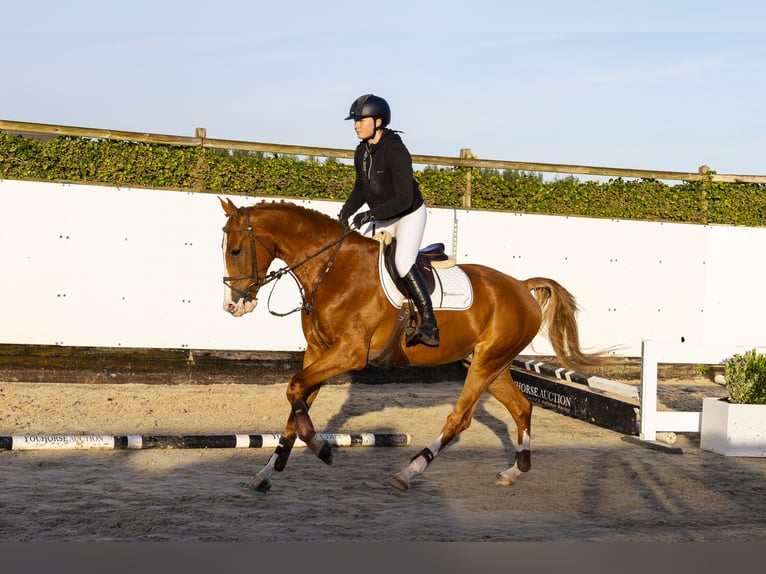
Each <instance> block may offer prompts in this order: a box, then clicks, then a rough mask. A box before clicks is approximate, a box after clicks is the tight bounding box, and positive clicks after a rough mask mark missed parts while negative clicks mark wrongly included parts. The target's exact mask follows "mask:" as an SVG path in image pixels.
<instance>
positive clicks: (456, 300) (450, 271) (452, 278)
mask: <svg viewBox="0 0 766 574" xmlns="http://www.w3.org/2000/svg"><path fill="white" fill-rule="evenodd" d="M383 257H384V256H383V242H381V243H380V253H379V255H378V274H379V275H380V283H381V286H382V287H383V291H384V292H385V294H386V297H388V302H389V303H391V305H393V306H394V307H396V308H399V307H401V306H402V301H404V299H405V298H406V297H405V296H404V294H402V292H401V291H399V289H397V287H396V285H395V284H394V280H393V279H391V275H390V274H389V273H388V270H387V269H386V263H385V261H384V260H383ZM433 270H434V282H435V284H436V285H435V287H434V292H433V293H432V294H431V303H432V304H433V306H434V309H443V310H448V311H465V310H466V309H468V308H470V307H471V305H472V304H473V288H472V287H471V281H470V280H469V279H468V275H466V274H465V271H463V270H462V269H461V268H460V267H458V266H457V265H453V266H451V267H448V268H446V269H439V268H436V267H434V268H433Z"/></svg>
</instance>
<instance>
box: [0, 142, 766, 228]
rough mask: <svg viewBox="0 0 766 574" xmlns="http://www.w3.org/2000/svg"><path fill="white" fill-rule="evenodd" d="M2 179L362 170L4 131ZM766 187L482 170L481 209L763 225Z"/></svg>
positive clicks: (328, 181) (342, 175)
mask: <svg viewBox="0 0 766 574" xmlns="http://www.w3.org/2000/svg"><path fill="white" fill-rule="evenodd" d="M465 176H466V169H465V168H438V167H428V168H426V169H423V170H420V171H417V172H416V173H415V178H416V179H417V180H418V182H419V183H420V187H421V189H422V191H423V196H424V198H425V200H426V203H427V204H428V205H429V206H432V207H460V206H461V205H462V200H463V195H464V192H465V185H466V177H465ZM0 178H1V179H22V180H24V179H31V180H45V181H67V182H90V183H100V184H106V185H115V186H124V187H144V188H157V189H180V190H187V189H188V190H192V191H203V192H211V193H226V194H243V195H272V196H281V197H292V198H312V199H318V198H321V199H333V200H342V199H343V198H345V197H346V195H347V194H348V192H349V191H350V189H351V186H352V185H353V181H354V171H353V168H352V167H351V166H349V165H347V164H345V163H341V162H339V161H337V160H332V159H328V160H326V161H323V162H320V161H316V160H302V159H300V158H295V157H290V156H277V155H275V154H263V153H245V152H241V151H226V150H209V149H208V150H206V149H202V148H199V147H186V146H172V145H160V144H143V143H135V142H123V141H111V140H95V139H89V138H75V137H57V138H53V139H49V140H47V141H42V140H39V139H34V138H26V137H22V136H19V135H15V134H8V133H0ZM764 191H766V186H764V185H761V184H726V183H713V182H682V183H679V184H676V185H672V186H671V185H667V184H665V183H664V182H661V181H654V180H624V179H621V178H617V179H611V180H609V181H606V182H596V181H579V180H578V179H576V178H574V177H564V178H559V179H555V180H552V181H544V180H543V178H542V177H541V176H540V175H539V174H534V173H517V172H512V173H507V172H499V171H496V170H484V169H474V170H473V172H472V178H471V205H472V208H474V209H488V210H502V211H516V212H525V213H543V214H555V215H572V216H586V217H604V218H615V219H639V220H649V221H675V222H687V223H712V224H728V225H746V226H753V227H758V226H763V225H764V221H766V194H764Z"/></svg>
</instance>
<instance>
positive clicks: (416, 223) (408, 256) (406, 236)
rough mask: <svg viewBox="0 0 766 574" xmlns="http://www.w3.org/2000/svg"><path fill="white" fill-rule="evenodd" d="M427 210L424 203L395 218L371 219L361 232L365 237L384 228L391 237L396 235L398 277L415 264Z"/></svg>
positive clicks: (395, 261) (395, 260)
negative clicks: (410, 211)
mask: <svg viewBox="0 0 766 574" xmlns="http://www.w3.org/2000/svg"><path fill="white" fill-rule="evenodd" d="M427 214H428V211H427V210H426V206H425V205H421V206H420V207H419V208H418V209H416V210H415V211H413V212H412V213H410V214H408V215H405V216H404V217H399V218H396V219H385V220H381V221H373V222H372V223H370V224H368V225H367V227H366V228H365V229H364V231H363V232H362V235H365V236H366V237H372V236H373V235H375V234H376V233H377V232H378V231H381V230H384V229H385V230H386V231H388V232H389V233H390V234H391V236H392V237H396V257H395V258H394V263H395V264H396V271H397V273H399V276H400V277H404V276H405V275H407V272H408V271H409V270H410V268H411V267H412V266H413V265H414V264H415V259H416V258H417V256H418V250H419V249H420V245H421V243H422V241H423V232H424V230H425V227H426V217H427Z"/></svg>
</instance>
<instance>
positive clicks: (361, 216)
mask: <svg viewBox="0 0 766 574" xmlns="http://www.w3.org/2000/svg"><path fill="white" fill-rule="evenodd" d="M370 221H375V218H374V217H373V216H372V212H371V211H363V212H362V213H357V214H356V215H355V216H354V227H355V228H356V229H360V228H361V227H362V225H364V224H365V223H369V222H370Z"/></svg>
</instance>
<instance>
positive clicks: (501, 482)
mask: <svg viewBox="0 0 766 574" xmlns="http://www.w3.org/2000/svg"><path fill="white" fill-rule="evenodd" d="M515 483H516V481H515V480H514V479H513V478H511V477H510V476H506V475H505V474H503V473H502V472H498V473H497V476H495V484H496V485H497V486H513V485H514V484H515Z"/></svg>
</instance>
